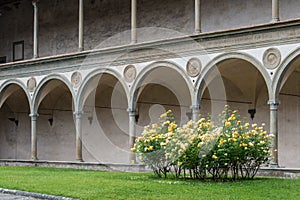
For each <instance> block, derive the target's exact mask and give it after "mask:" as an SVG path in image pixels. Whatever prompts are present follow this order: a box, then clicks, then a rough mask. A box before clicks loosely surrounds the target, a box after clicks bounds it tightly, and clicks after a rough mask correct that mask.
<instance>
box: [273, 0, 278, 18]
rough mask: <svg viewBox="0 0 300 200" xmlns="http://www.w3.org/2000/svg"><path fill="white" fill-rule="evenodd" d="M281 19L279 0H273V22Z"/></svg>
mask: <svg viewBox="0 0 300 200" xmlns="http://www.w3.org/2000/svg"><path fill="white" fill-rule="evenodd" d="M278 21H279V0H272V22H278Z"/></svg>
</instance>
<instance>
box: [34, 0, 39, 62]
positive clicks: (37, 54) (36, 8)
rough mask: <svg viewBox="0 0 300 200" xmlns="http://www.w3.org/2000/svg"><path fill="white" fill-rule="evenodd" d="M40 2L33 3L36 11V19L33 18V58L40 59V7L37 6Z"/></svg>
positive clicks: (35, 0) (36, 0)
mask: <svg viewBox="0 0 300 200" xmlns="http://www.w3.org/2000/svg"><path fill="white" fill-rule="evenodd" d="M37 3H38V0H34V1H32V5H33V11H34V17H33V58H34V59H35V58H38V57H39V52H38V26H39V25H38V23H39V21H38V6H37Z"/></svg>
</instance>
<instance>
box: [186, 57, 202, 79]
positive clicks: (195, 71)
mask: <svg viewBox="0 0 300 200" xmlns="http://www.w3.org/2000/svg"><path fill="white" fill-rule="evenodd" d="M201 68H202V64H201V61H200V60H199V59H198V58H191V59H190V60H189V61H188V62H187V64H186V71H187V73H188V75H189V76H191V77H195V76H198V75H199V74H200V72H201Z"/></svg>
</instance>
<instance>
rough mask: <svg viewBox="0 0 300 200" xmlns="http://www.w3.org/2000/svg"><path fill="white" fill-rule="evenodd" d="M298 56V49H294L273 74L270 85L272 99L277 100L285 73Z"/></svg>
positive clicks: (299, 48)
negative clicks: (272, 92)
mask: <svg viewBox="0 0 300 200" xmlns="http://www.w3.org/2000/svg"><path fill="white" fill-rule="evenodd" d="M298 56H300V47H298V48H297V49H295V50H294V51H293V52H291V53H290V54H289V55H288V56H287V57H286V58H285V59H284V60H283V61H282V63H281V65H280V66H279V67H278V70H277V71H276V72H275V74H274V79H273V83H272V89H273V91H274V94H273V99H278V98H279V92H280V89H281V86H282V81H283V78H284V77H285V75H286V73H287V72H288V70H289V69H290V67H289V66H291V65H290V64H291V63H292V62H293V61H294V60H295V59H297V58H298Z"/></svg>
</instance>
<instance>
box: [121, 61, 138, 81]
mask: <svg viewBox="0 0 300 200" xmlns="http://www.w3.org/2000/svg"><path fill="white" fill-rule="evenodd" d="M135 77H136V69H135V67H134V66H133V65H128V66H127V67H126V68H125V69H124V78H125V81H126V82H128V83H131V82H132V81H133V80H134V79H135Z"/></svg>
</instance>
